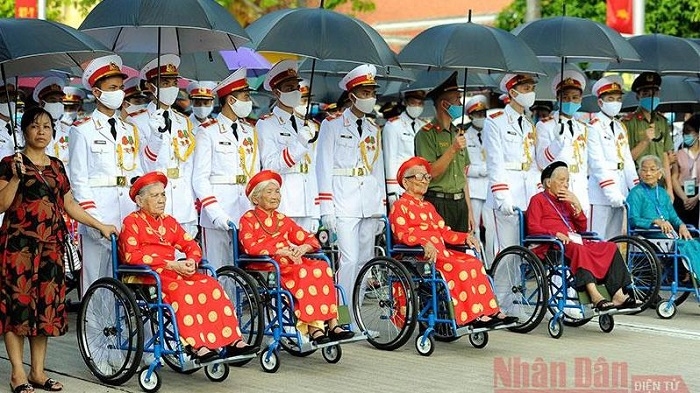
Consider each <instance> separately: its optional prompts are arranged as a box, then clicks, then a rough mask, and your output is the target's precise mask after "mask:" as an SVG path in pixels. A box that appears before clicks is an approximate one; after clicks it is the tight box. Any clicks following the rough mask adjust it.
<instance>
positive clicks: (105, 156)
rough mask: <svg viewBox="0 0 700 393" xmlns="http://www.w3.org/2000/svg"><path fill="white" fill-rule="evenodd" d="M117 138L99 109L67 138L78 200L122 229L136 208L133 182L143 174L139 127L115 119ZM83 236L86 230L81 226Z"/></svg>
mask: <svg viewBox="0 0 700 393" xmlns="http://www.w3.org/2000/svg"><path fill="white" fill-rule="evenodd" d="M113 118H114V119H115V120H116V123H115V127H116V130H117V138H116V141H115V138H113V137H112V134H111V132H110V125H109V123H108V120H109V117H108V116H107V115H105V114H104V113H102V112H100V111H98V110H97V109H96V110H95V111H94V112H92V115H91V116H89V117H86V118H84V119H81V120H80V121H76V122H75V123H73V126H72V127H71V129H70V133H69V136H68V141H69V147H68V149H69V151H70V152H71V163H70V166H69V167H68V171H69V173H70V179H71V188H72V191H73V196H74V197H75V200H76V201H78V203H79V204H80V206H82V207H83V209H85V210H86V211H87V212H88V213H90V214H91V215H92V216H93V217H95V218H97V219H98V220H100V221H102V222H103V223H105V224H112V225H115V226H117V227H118V228H119V227H121V224H122V220H123V219H124V217H126V216H127V215H129V214H130V213H131V212H133V211H134V210H135V209H136V205H135V204H134V202H132V201H131V199H130V198H129V186H130V180H131V178H132V177H134V176H139V175H141V174H142V173H143V172H142V168H141V166H140V162H139V157H138V154H139V153H138V151H139V143H140V141H139V135H138V131H137V130H136V127H134V126H133V125H131V124H128V123H124V122H123V121H121V119H119V116H118V114H115V116H114V117H113ZM81 233H83V234H85V227H84V226H83V225H81Z"/></svg>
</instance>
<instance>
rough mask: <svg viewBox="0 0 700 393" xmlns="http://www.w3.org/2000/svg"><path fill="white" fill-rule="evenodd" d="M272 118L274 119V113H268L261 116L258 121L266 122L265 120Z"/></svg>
mask: <svg viewBox="0 0 700 393" xmlns="http://www.w3.org/2000/svg"><path fill="white" fill-rule="evenodd" d="M271 117H272V112H270V113H266V114H264V115H262V116H260V117H259V118H258V120H265V119H269V118H271Z"/></svg>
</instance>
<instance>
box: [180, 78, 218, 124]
mask: <svg viewBox="0 0 700 393" xmlns="http://www.w3.org/2000/svg"><path fill="white" fill-rule="evenodd" d="M215 87H216V82H210V81H201V82H200V81H192V82H190V84H189V85H187V94H188V95H189V96H190V100H191V101H192V114H191V115H190V121H191V122H192V125H193V126H194V128H193V129H194V130H195V132H196V131H197V128H199V126H200V125H201V124H202V123H204V122H207V121H209V119H211V116H210V115H211V111H212V110H213V109H214V88H215Z"/></svg>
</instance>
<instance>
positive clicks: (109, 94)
mask: <svg viewBox="0 0 700 393" xmlns="http://www.w3.org/2000/svg"><path fill="white" fill-rule="evenodd" d="M97 90H99V91H100V92H102V94H100V96H99V97H97V99H98V100H100V102H101V103H102V104H103V105H104V106H106V107H107V108H109V109H117V108H119V107H120V106H122V102H124V90H116V91H102V90H100V89H97Z"/></svg>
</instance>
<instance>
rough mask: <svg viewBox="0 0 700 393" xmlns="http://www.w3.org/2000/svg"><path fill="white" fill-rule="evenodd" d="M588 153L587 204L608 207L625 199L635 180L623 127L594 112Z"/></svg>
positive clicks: (632, 162) (636, 177) (637, 180)
mask: <svg viewBox="0 0 700 393" xmlns="http://www.w3.org/2000/svg"><path fill="white" fill-rule="evenodd" d="M611 123H612V126H611ZM588 152H589V153H588V154H589V160H588V165H589V168H588V172H589V174H590V176H589V177H588V195H589V197H590V200H591V204H592V205H610V203H611V202H612V201H613V200H616V199H617V200H620V199H625V198H627V194H628V193H629V190H630V189H631V188H632V187H634V186H635V185H636V184H637V183H639V177H638V176H637V171H636V169H635V166H634V160H633V159H632V153H631V152H630V146H629V142H628V141H627V130H626V129H625V126H624V125H623V124H622V123H621V122H620V121H619V120H615V119H611V118H610V117H608V116H607V115H606V114H604V113H603V112H598V113H596V114H595V117H594V118H593V119H592V120H591V122H590V124H589V126H588Z"/></svg>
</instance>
